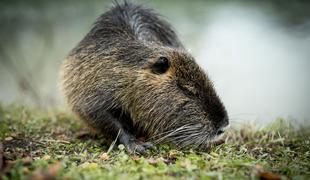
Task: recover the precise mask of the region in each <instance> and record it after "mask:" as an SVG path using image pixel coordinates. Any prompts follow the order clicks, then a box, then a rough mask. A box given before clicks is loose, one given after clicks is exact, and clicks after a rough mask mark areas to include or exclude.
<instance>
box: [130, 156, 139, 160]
mask: <svg viewBox="0 0 310 180" xmlns="http://www.w3.org/2000/svg"><path fill="white" fill-rule="evenodd" d="M131 159H132V160H134V161H139V160H140V157H139V156H136V155H134V156H131Z"/></svg>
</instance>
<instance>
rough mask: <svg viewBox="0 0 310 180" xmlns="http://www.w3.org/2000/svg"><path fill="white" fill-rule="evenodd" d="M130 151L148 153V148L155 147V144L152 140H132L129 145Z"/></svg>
mask: <svg viewBox="0 0 310 180" xmlns="http://www.w3.org/2000/svg"><path fill="white" fill-rule="evenodd" d="M125 146H126V147H127V150H128V151H129V153H137V154H146V151H147V150H148V149H151V148H154V145H153V144H152V143H150V142H141V141H138V140H133V141H130V142H129V143H128V144H127V145H125Z"/></svg>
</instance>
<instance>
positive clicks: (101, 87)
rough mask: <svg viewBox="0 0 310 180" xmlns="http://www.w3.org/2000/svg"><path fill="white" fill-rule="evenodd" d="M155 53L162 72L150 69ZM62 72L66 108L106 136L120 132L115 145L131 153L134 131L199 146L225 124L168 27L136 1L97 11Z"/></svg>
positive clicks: (213, 98)
mask: <svg viewBox="0 0 310 180" xmlns="http://www.w3.org/2000/svg"><path fill="white" fill-rule="evenodd" d="M145 19H154V21H153V22H152V23H151V24H148V23H149V22H147V21H144V20H145ZM156 28H157V29H156ZM154 29H155V30H154ZM161 58H163V59H164V60H168V62H169V68H168V69H167V70H166V71H164V73H161V72H160V71H161V70H162V69H161V68H164V67H161V66H163V65H161V66H159V70H158V69H156V66H155V65H156V63H158V61H159V60H160V59H161ZM157 68H158V67H157ZM157 71H159V72H157ZM62 72H63V75H62V77H63V82H62V84H63V89H64V93H65V95H66V97H67V100H68V104H69V105H70V106H71V108H72V110H73V111H74V112H75V113H76V114H77V115H79V117H80V118H81V119H83V120H84V121H85V122H87V123H88V124H89V125H90V126H91V127H93V128H95V129H97V130H99V131H100V132H101V133H103V134H105V135H106V136H107V137H110V138H115V137H116V135H117V132H119V131H121V134H120V137H119V141H120V143H124V144H125V145H126V146H127V147H128V149H131V150H134V149H138V150H137V151H139V150H141V151H143V150H144V148H143V147H140V144H139V143H137V141H136V137H137V136H145V137H147V138H148V139H150V140H152V141H154V142H162V141H170V142H173V143H175V144H177V145H180V146H187V145H194V146H197V147H205V146H207V145H208V144H209V142H210V141H211V140H212V139H213V138H214V137H216V136H217V135H218V132H219V131H220V130H221V129H222V128H223V127H224V126H226V125H227V124H228V118H227V113H226V110H225V108H224V106H223V105H222V103H221V101H220V99H219V98H218V96H217V94H216V92H215V90H214V88H213V85H212V83H211V81H210V80H209V78H208V77H207V75H206V74H205V72H203V70H202V69H201V68H200V67H199V66H198V65H197V63H196V62H195V60H194V58H193V57H192V56H191V55H190V54H188V52H186V50H185V49H184V48H183V45H182V44H181V43H180V41H179V40H178V38H177V36H176V35H175V33H174V31H173V30H172V28H171V27H170V26H169V24H168V23H167V22H165V21H163V20H161V19H159V18H158V17H157V15H156V14H155V13H154V12H153V11H152V10H149V9H145V8H143V7H142V6H139V5H134V4H129V3H126V2H125V3H124V4H123V5H119V4H118V5H116V6H115V7H114V8H112V9H111V10H110V11H108V12H106V13H105V14H103V15H102V16H101V17H100V18H99V19H98V21H97V22H96V24H95V25H94V27H93V29H92V30H91V31H90V33H88V34H87V35H86V37H85V38H84V39H83V40H82V41H81V42H80V43H79V45H78V46H77V47H76V48H75V49H73V50H72V51H71V53H70V55H69V56H68V58H67V59H66V60H65V61H64V64H63V70H62ZM154 72H155V73H154ZM139 148H140V149H139Z"/></svg>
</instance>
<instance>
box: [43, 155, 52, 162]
mask: <svg viewBox="0 0 310 180" xmlns="http://www.w3.org/2000/svg"><path fill="white" fill-rule="evenodd" d="M49 159H51V156H49V155H44V156H43V157H42V160H45V161H47V160H49Z"/></svg>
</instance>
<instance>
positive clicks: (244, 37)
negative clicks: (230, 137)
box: [0, 0, 310, 125]
mask: <svg viewBox="0 0 310 180" xmlns="http://www.w3.org/2000/svg"><path fill="white" fill-rule="evenodd" d="M138 2H140V3H142V4H145V5H147V6H150V7H152V8H154V9H156V10H157V11H159V12H160V13H161V14H163V15H164V17H165V18H166V19H167V20H168V21H169V22H170V23H171V24H172V25H173V26H174V27H175V29H176V31H177V33H178V34H179V36H180V38H181V40H182V41H183V42H184V44H185V46H186V47H187V48H188V49H189V51H190V52H191V53H192V54H193V55H194V57H195V58H196V60H197V62H198V63H199V64H200V65H201V66H202V67H203V68H204V69H205V70H206V71H207V72H208V74H209V76H210V77H211V79H212V80H213V81H214V85H215V87H216V89H217V91H218V94H219V95H220V97H221V98H222V100H223V102H224V104H225V105H226V107H227V110H228V112H229V116H230V118H231V120H232V123H239V122H248V121H254V122H255V123H257V124H259V125H264V124H266V123H268V122H272V121H273V120H275V119H276V118H278V117H283V118H285V119H288V120H291V121H293V122H294V124H299V125H302V124H303V123H309V120H310V96H309V93H310V78H309V77H310V1H301V0H295V1H284V0H283V1H259V0H257V1H254V0H253V1H246V0H244V1H215V0H214V1H204V0H193V1H187V0H170V1H166V0H153V1H151V0H147V1H142V0H140V1H138ZM111 4H112V3H111V1H110V0H109V1H106V0H88V1H84V0H63V1H60V0H55V1H49V0H27V1H26V0H1V1H0V102H1V103H2V104H10V103H22V104H27V105H31V106H40V107H44V108H55V107H64V106H65V103H64V98H63V96H62V95H61V92H60V90H59V86H58V80H59V66H60V64H61V62H62V60H63V59H64V58H65V56H66V55H67V54H68V52H69V51H70V50H71V49H72V48H73V47H74V46H75V45H76V44H77V43H78V42H79V41H80V40H81V39H82V37H83V36H84V35H85V34H86V33H87V32H88V31H89V29H90V27H91V25H92V23H93V22H94V21H95V19H96V18H97V17H98V16H99V15H100V14H101V13H103V12H104V11H105V10H107V9H108V8H109V7H110V6H111Z"/></svg>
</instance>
